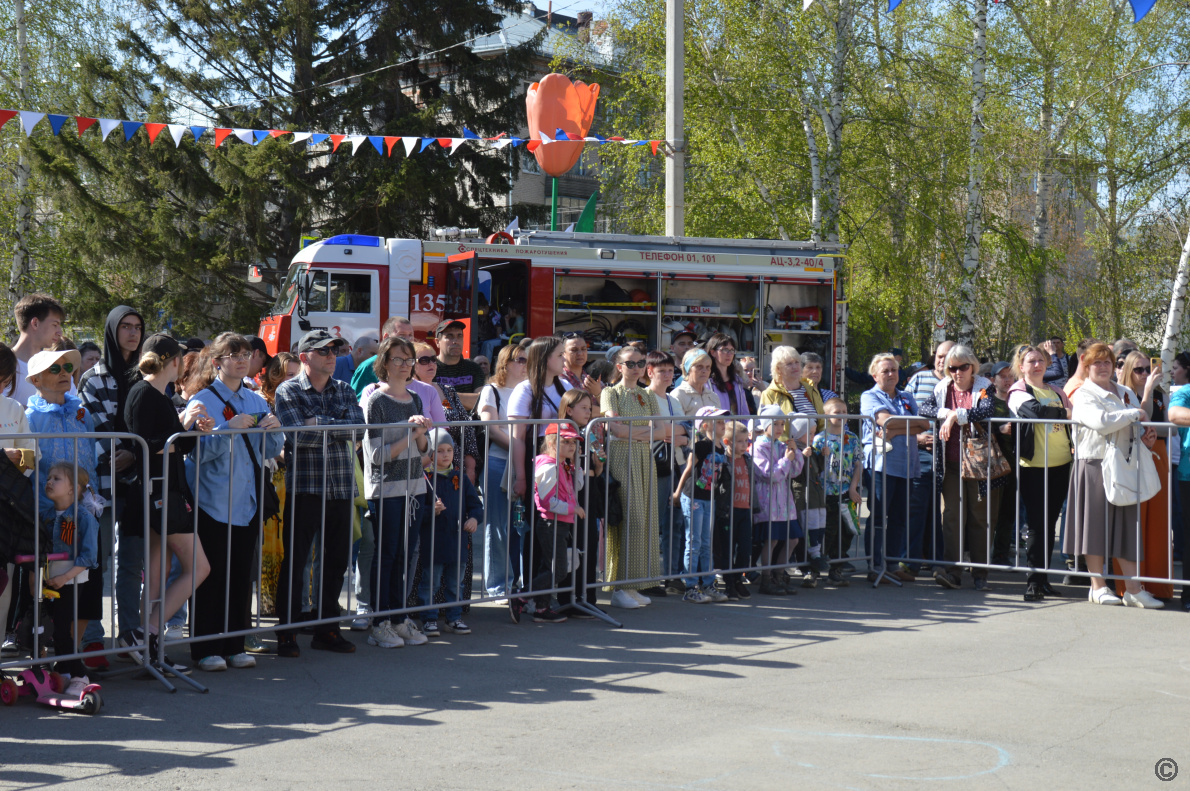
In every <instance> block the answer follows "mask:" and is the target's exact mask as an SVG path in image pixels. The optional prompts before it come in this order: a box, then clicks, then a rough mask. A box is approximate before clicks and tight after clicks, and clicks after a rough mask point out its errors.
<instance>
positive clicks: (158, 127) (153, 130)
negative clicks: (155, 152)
mask: <svg viewBox="0 0 1190 791" xmlns="http://www.w3.org/2000/svg"><path fill="white" fill-rule="evenodd" d="M167 126H168V124H145V131H146V132H148V133H149V145H153V144H154V143H156V142H157V135H159V134H161V133H162V131H164V130H165V127H167Z"/></svg>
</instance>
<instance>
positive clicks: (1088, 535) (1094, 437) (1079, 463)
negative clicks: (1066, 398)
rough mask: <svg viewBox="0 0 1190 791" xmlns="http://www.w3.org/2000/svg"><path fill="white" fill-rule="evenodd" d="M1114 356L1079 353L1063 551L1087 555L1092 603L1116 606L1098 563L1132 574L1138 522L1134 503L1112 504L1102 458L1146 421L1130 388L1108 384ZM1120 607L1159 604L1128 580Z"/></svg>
mask: <svg viewBox="0 0 1190 791" xmlns="http://www.w3.org/2000/svg"><path fill="white" fill-rule="evenodd" d="M1115 359H1116V358H1115V355H1114V354H1112V350H1111V348H1110V347H1109V346H1108V345H1107V344H1104V343H1097V344H1095V345H1094V346H1092V347H1091V348H1089V349H1087V351H1086V353H1085V354H1084V355H1083V365H1084V366H1085V367H1086V368H1087V369H1088V376H1087V380H1086V382H1085V383H1084V384H1083V386H1082V387H1080V388H1079V389H1078V390H1077V391H1075V393H1074V395H1073V396H1072V397H1071V399H1070V400H1071V402H1072V403H1073V406H1074V411H1073V414H1072V415H1071V418H1072V419H1073V420H1074V422H1075V424H1076V425H1075V430H1074V444H1075V454H1074V456H1075V462H1074V472H1073V474H1072V475H1071V477H1070V488H1069V491H1068V493H1067V498H1068V502H1067V516H1068V518H1069V519H1070V521H1071V524H1073V526H1074V529H1073V530H1067V531H1066V543H1065V546H1064V547H1063V550H1064V551H1065V552H1067V553H1069V554H1071V555H1086V557H1087V568H1089V569H1090V571H1091V590H1090V593H1089V595H1088V599H1089V600H1090V601H1091V603H1093V604H1120V603H1121V599H1120V598H1119V597H1117V596H1116V595H1115V593H1113V592H1112V590H1111V588H1109V587H1108V586H1107V583H1106V582H1104V580H1103V577H1102V576H1101V574H1102V573H1103V562H1104V558H1105V557H1107V556H1110V557H1113V558H1115V559H1116V560H1118V561H1119V562H1120V567H1121V569H1122V570H1123V572H1124V574H1125V575H1126V576H1129V577H1131V576H1135V575H1136V561H1137V557H1138V554H1139V553H1138V546H1137V524H1138V522H1137V520H1138V518H1139V512H1138V507H1137V506H1136V505H1125V506H1120V505H1112V504H1111V503H1110V502H1108V500H1107V493H1106V491H1105V490H1104V488H1103V469H1102V465H1103V459H1104V457H1105V456H1106V455H1107V452H1108V439H1109V438H1111V439H1113V440H1114V441H1117V442H1127V441H1128V440H1129V439H1130V435H1131V432H1132V431H1134V430H1135V429H1134V427H1133V424H1134V423H1136V422H1138V421H1143V420H1147V419H1148V416H1147V415H1146V413H1145V411H1144V410H1143V409H1141V407H1140V399H1139V398H1137V397H1136V393H1134V392H1132V390H1130V389H1129V388H1127V387H1125V386H1123V385H1121V384H1117V383H1115V382H1113V381H1112V380H1111V376H1112V370H1113V368H1114V367H1115ZM1154 439H1156V431H1155V430H1154V429H1152V428H1149V429H1148V430H1147V431H1145V432H1144V437H1143V441H1144V442H1145V443H1146V444H1151V443H1152V441H1153V440H1154ZM1123 603H1124V604H1126V605H1127V606H1129V607H1142V608H1147V609H1159V608H1160V607H1162V606H1163V605H1162V603H1161V601H1160V600H1158V599H1156V598H1154V597H1153V596H1152V595H1151V594H1150V593H1148V592H1147V591H1145V590H1144V589H1143V588H1141V586H1140V583H1139V582H1136V581H1133V580H1127V581H1126V582H1125V593H1124V599H1123Z"/></svg>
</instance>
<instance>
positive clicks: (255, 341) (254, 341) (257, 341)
mask: <svg viewBox="0 0 1190 791" xmlns="http://www.w3.org/2000/svg"><path fill="white" fill-rule="evenodd" d="M246 337H247V338H248V344H249V345H250V346H251V347H252V351H254V352H260V353H261V354H263V355H264V367H265V368H268V367H269V363H270V362H272V361H273V355H271V354H269V347H267V346H265V345H264V340H263V339H261V338H259V337H257V336H255V335H248V336H246Z"/></svg>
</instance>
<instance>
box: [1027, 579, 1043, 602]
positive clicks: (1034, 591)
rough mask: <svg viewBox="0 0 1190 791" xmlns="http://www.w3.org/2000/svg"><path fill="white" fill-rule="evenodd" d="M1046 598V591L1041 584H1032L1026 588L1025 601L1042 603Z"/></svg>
mask: <svg viewBox="0 0 1190 791" xmlns="http://www.w3.org/2000/svg"><path fill="white" fill-rule="evenodd" d="M1044 598H1045V591H1044V590H1043V589H1042V587H1041V584H1040V583H1037V582H1030V583H1029V584H1028V585H1026V586H1025V601H1042V600H1043V599H1044Z"/></svg>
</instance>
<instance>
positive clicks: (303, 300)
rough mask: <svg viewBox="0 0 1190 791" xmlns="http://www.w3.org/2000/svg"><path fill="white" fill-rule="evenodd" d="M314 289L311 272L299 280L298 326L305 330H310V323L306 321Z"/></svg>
mask: <svg viewBox="0 0 1190 791" xmlns="http://www.w3.org/2000/svg"><path fill="white" fill-rule="evenodd" d="M311 287H312V279H311V275H310V273H309V272H306V274H305V275H303V276H301V277H299V278H298V302H297V314H298V326H299V327H301V328H302V329H303V330H308V329H310V322H308V321H306V314H307V313H308V312H309V305H308V303H309V301H310V289H311Z"/></svg>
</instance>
